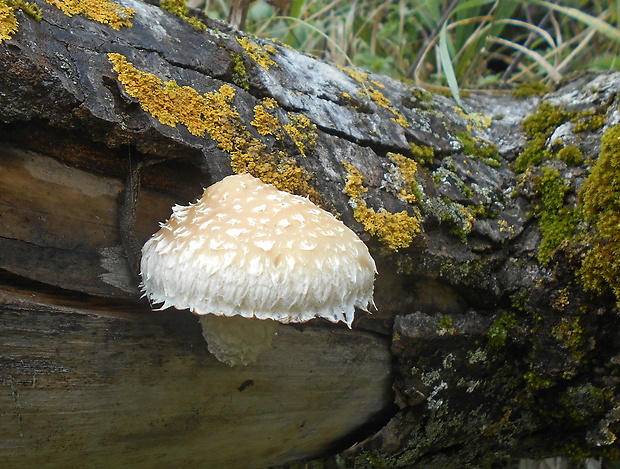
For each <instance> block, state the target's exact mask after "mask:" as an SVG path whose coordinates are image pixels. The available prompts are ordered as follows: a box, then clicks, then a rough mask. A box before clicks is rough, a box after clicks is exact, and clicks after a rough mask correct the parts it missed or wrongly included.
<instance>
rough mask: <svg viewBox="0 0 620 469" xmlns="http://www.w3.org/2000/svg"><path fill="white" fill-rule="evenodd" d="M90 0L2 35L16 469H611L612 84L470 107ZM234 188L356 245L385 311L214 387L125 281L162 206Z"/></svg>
mask: <svg viewBox="0 0 620 469" xmlns="http://www.w3.org/2000/svg"><path fill="white" fill-rule="evenodd" d="M0 5H4V4H0ZM79 5H81V6H80V8H77V9H75V10H71V9H70V8H69V7H68V6H67V5H66V4H64V3H62V2H54V1H52V0H50V2H49V3H48V2H46V1H43V0H40V1H39V0H37V1H36V8H34V7H32V6H30V7H26V6H23V7H22V9H19V8H17V7H14V6H10V7H9V6H7V7H6V8H8V10H7V13H6V15H5V16H6V18H7V20H6V21H9V22H13V23H11V24H14V25H15V26H14V27H12V28H8V29H6V30H7V31H9V33H7V34H6V37H2V38H0V39H1V40H2V42H1V43H0V116H1V117H2V124H1V125H0V269H2V275H1V276H0V281H1V286H0V292H1V294H0V337H1V338H2V339H1V341H0V383H1V386H2V389H3V392H2V394H1V395H0V402H1V403H2V406H1V408H2V409H3V410H2V414H1V419H0V438H1V439H2V441H3V444H2V446H1V447H0V458H2V460H3V461H7V464H8V467H31V466H33V465H35V464H46V465H47V466H51V467H72V466H73V465H75V466H77V465H78V464H79V465H80V466H83V465H84V464H85V463H86V464H87V465H89V466H92V467H109V466H118V465H129V466H135V467H154V466H161V467H168V466H183V465H186V466H205V465H206V466H208V467H264V466H269V465H275V464H286V463H289V462H292V461H296V460H300V459H307V458H312V457H326V456H329V455H330V454H332V455H333V454H335V453H338V452H339V453H340V456H339V458H340V461H341V462H342V461H344V464H346V465H347V467H369V466H370V467H372V465H373V464H379V465H380V464H383V465H384V466H386V467H403V466H412V465H425V466H428V467H442V468H444V467H462V466H467V465H472V464H482V463H484V462H488V461H498V460H509V459H511V458H516V457H526V456H527V457H542V456H550V455H558V454H570V455H572V456H574V457H579V456H585V455H589V454H592V455H606V456H610V457H611V456H613V455H614V454H615V453H614V452H615V451H617V445H618V443H617V441H616V435H615V433H616V432H617V425H618V410H617V409H618V402H619V400H618V391H617V384H618V376H619V371H618V358H617V357H618V352H617V350H618V344H619V343H620V337H619V335H618V330H620V329H619V328H618V325H619V324H618V323H619V322H620V320H619V316H618V314H617V306H616V303H617V299H616V297H615V296H614V288H615V287H614V285H615V283H614V282H615V274H614V272H615V270H614V269H615V267H613V266H614V264H613V263H610V265H611V266H612V268H611V270H606V267H605V265H604V264H605V263H604V262H601V256H603V257H604V256H605V255H606V256H609V254H608V253H609V252H613V250H612V251H608V250H606V249H607V247H608V246H611V248H613V246H615V244H614V243H615V242H616V239H615V237H614V236H615V235H614V232H613V227H612V233H611V234H609V231H605V230H606V229H607V228H606V225H605V224H604V221H605V219H607V218H606V217H613V209H614V207H615V206H614V205H613V201H612V202H609V206H606V205H605V204H602V203H601V202H600V200H602V199H601V198H600V197H598V196H593V195H592V194H593V193H595V192H596V193H597V194H598V193H599V192H597V190H598V189H596V190H594V188H602V190H601V192H600V193H604V192H605V189H606V188H608V187H616V186H614V184H616V183H615V182H614V179H613V178H614V177H615V176H614V175H615V174H616V169H614V168H616V166H614V164H613V161H614V160H613V158H614V155H615V150H614V148H615V147H614V146H613V141H614V140H613V139H614V138H615V135H616V134H615V132H617V128H616V127H615V126H614V123H615V122H616V117H615V116H616V113H617V103H616V96H617V93H618V89H620V81H619V80H618V76H617V75H613V74H612V75H601V76H599V77H591V76H584V77H580V78H576V79H575V80H572V81H570V82H567V83H566V84H564V86H562V87H559V88H558V90H556V91H555V92H552V93H548V94H547V95H545V96H543V97H540V96H536V97H532V98H528V99H518V98H515V97H513V96H511V95H509V94H506V93H480V94H472V95H471V96H470V97H468V98H466V99H464V102H465V105H466V107H467V111H468V112H467V113H464V112H462V110H460V109H458V108H457V107H456V106H455V104H454V102H452V101H451V100H450V99H448V98H446V97H444V96H441V95H432V94H431V93H429V92H427V91H424V90H422V89H420V88H417V87H414V86H411V85H409V84H405V83H401V82H398V81H396V80H393V79H390V78H388V77H384V76H378V75H373V74H368V73H366V72H363V71H360V70H357V69H352V68H338V67H334V66H332V65H330V64H328V63H325V62H323V61H320V60H317V59H315V58H311V57H308V56H306V55H303V54H300V53H298V52H295V51H293V50H291V49H289V48H287V47H285V46H282V45H280V44H276V43H272V42H269V41H265V40H261V39H258V38H255V37H251V36H248V35H245V34H243V33H241V32H239V31H236V30H233V29H231V28H230V27H228V26H227V25H225V24H223V23H218V22H214V21H211V20H209V19H208V18H205V17H203V16H200V15H198V16H188V15H189V14H188V13H184V12H183V11H180V12H179V11H177V13H179V14H180V16H181V17H179V16H175V15H173V14H171V13H170V12H167V11H164V10H162V9H160V8H158V7H157V6H154V5H149V4H145V3H140V2H136V1H133V0H123V2H122V4H116V3H111V2H109V3H106V2H103V5H104V7H102V6H101V5H99V7H93V6H92V5H91V4H90V3H88V2H80V3H79ZM3 8H4V7H3ZM37 8H38V9H39V10H40V15H39V10H37ZM597 167H600V168H602V169H596V168H597ZM243 172H249V173H250V174H252V175H254V176H256V177H259V178H261V179H262V180H263V181H264V182H268V183H271V184H274V185H275V186H276V187H278V188H279V189H282V190H286V191H289V192H292V193H295V194H298V195H302V196H305V197H309V198H310V199H311V200H313V201H314V202H316V203H317V204H319V205H321V206H322V207H323V208H325V209H327V210H329V211H331V212H332V213H334V214H335V215H337V216H338V217H340V219H341V220H342V221H343V222H344V223H346V224H347V225H348V226H349V227H351V228H352V229H354V230H355V231H356V232H357V233H358V234H359V235H360V237H361V238H362V239H363V240H364V241H365V242H366V243H367V245H368V246H369V248H370V250H371V252H372V254H373V257H374V258H375V261H376V262H377V265H378V270H379V274H378V276H377V281H376V287H375V303H376V305H377V311H373V313H372V314H370V315H369V314H364V313H361V312H360V313H359V314H358V315H357V318H356V321H355V323H354V325H353V329H352V330H348V329H346V328H345V327H340V326H335V325H331V324H327V323H322V322H317V323H316V324H314V323H311V324H308V325H305V326H296V327H293V326H279V329H278V335H277V337H276V339H275V340H274V347H273V349H271V350H269V351H267V352H265V353H264V354H263V355H261V356H260V357H259V359H258V360H257V361H256V362H255V363H254V364H251V365H248V366H247V367H232V368H231V367H228V366H227V365H224V364H222V363H219V362H218V361H217V360H215V358H213V357H212V356H211V355H210V354H209V353H208V350H207V345H206V343H205V342H204V339H203V338H202V337H201V334H200V326H199V325H198V322H197V320H196V318H195V317H193V316H192V315H191V314H190V313H189V312H187V311H184V312H182V311H176V310H166V311H160V312H153V311H152V310H151V307H150V305H149V304H148V302H147V301H146V300H145V299H143V298H142V299H141V293H140V291H139V288H138V284H139V281H140V278H139V275H138V272H137V265H138V260H139V256H140V253H139V248H140V246H141V245H142V244H143V243H144V242H145V241H146V240H147V239H148V237H149V236H150V235H151V234H152V233H154V232H155V231H156V230H157V229H158V224H159V223H161V222H163V221H164V220H166V219H167V218H168V217H169V216H170V213H171V208H172V206H173V205H174V204H188V203H191V202H192V201H194V200H196V198H197V197H199V196H200V195H201V193H202V190H203V188H204V187H207V186H209V185H211V184H213V183H215V182H217V181H219V180H221V179H222V178H223V177H224V176H227V175H230V174H233V173H243ZM601 172H603V173H605V174H607V175H610V177H611V180H601V179H600V177H599V179H597V177H598V176H597V174H599V173H601ZM583 187H585V188H586V189H585V190H582V188H583ZM588 187H589V188H590V189H588ZM612 199H613V197H612ZM597 204H598V205H597ZM610 207H611V209H612V212H608V210H609V209H610ZM609 213H611V215H605V216H601V215H600V214H609ZM609 219H612V218H609ZM601 253H602V254H601ZM588 266H594V268H588ZM616 270H617V269H616ZM59 448H61V449H62V451H59ZM347 448H348V449H347ZM345 449H346V451H344V450H345Z"/></svg>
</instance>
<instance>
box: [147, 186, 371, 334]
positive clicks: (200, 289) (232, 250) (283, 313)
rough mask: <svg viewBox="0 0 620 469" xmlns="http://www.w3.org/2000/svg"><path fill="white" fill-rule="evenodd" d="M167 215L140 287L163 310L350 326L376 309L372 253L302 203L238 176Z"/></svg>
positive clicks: (151, 247)
mask: <svg viewBox="0 0 620 469" xmlns="http://www.w3.org/2000/svg"><path fill="white" fill-rule="evenodd" d="M172 211H173V213H172V216H171V217H170V219H169V220H168V221H167V222H166V223H165V224H163V225H162V227H161V229H160V230H159V231H158V232H157V233H156V234H155V235H154V236H153V237H152V238H151V239H149V240H148V241H147V242H146V244H145V245H144V247H143V248H142V262H141V271H142V272H141V273H142V288H143V290H144V292H145V293H146V296H147V297H148V298H149V299H150V300H151V301H152V302H153V303H155V304H159V303H163V305H162V306H161V309H165V308H168V307H170V306H174V307H175V308H177V309H186V308H189V309H190V310H191V311H192V312H193V313H195V314H199V315H202V314H215V315H220V316H233V315H239V316H243V317H246V318H258V319H275V320H277V321H279V322H282V323H293V322H306V321H309V320H311V319H313V318H315V317H323V318H326V319H328V320H330V321H332V322H338V321H342V322H344V323H346V324H347V325H348V326H349V327H351V324H352V322H353V317H354V312H355V307H358V308H361V309H363V310H366V308H367V307H368V306H369V305H370V304H372V295H373V283H374V276H375V273H376V268H375V263H374V261H373V259H372V257H371V256H370V254H369V252H368V248H367V247H366V245H365V244H364V243H363V242H362V241H361V240H360V239H359V238H358V237H357V235H356V234H355V233H354V232H353V231H351V230H350V229H349V228H347V227H346V226H345V225H344V224H343V223H342V222H340V221H339V220H337V219H336V218H334V216H333V215H331V214H330V213H328V212H326V211H325V210H322V209H321V208H319V207H317V206H316V205H315V204H313V203H312V202H310V201H309V200H308V199H305V198H303V197H299V196H296V195H291V194H289V193H287V192H282V191H279V190H278V189H276V188H275V187H274V186H272V185H269V184H264V183H263V182H261V181H260V180H259V179H256V178H254V177H253V176H250V175H249V174H240V175H235V176H229V177H227V178H224V179H223V180H222V181H220V182H218V183H216V184H213V185H212V186H210V187H208V188H207V189H205V191H204V194H203V196H202V198H201V199H200V200H198V202H196V203H195V204H192V205H190V206H187V207H183V206H178V205H177V206H175V207H173V209H172Z"/></svg>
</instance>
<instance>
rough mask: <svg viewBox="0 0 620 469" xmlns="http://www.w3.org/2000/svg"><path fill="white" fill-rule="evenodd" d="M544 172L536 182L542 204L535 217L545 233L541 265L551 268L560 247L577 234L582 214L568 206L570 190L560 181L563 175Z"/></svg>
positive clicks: (545, 170) (539, 259) (542, 241)
mask: <svg viewBox="0 0 620 469" xmlns="http://www.w3.org/2000/svg"><path fill="white" fill-rule="evenodd" d="M542 172H543V173H542V176H540V177H539V178H537V181H536V182H537V186H538V191H539V193H540V196H541V202H540V204H538V205H537V206H536V209H535V215H536V217H537V218H538V223H539V226H540V231H541V233H542V240H541V242H540V245H539V246H538V261H539V262H540V263H541V264H547V263H548V262H549V261H550V260H551V256H552V254H553V252H554V251H555V250H556V249H557V247H558V246H559V245H560V243H562V241H564V240H566V239H568V238H570V237H571V236H572V235H573V233H574V232H575V227H576V225H577V222H578V220H579V218H580V214H581V212H580V210H576V209H574V208H572V207H569V206H565V205H564V198H565V196H566V193H567V192H568V191H569V190H570V186H569V184H568V183H567V182H566V181H565V180H564V179H562V178H561V177H560V173H559V172H558V171H557V170H556V169H550V168H542Z"/></svg>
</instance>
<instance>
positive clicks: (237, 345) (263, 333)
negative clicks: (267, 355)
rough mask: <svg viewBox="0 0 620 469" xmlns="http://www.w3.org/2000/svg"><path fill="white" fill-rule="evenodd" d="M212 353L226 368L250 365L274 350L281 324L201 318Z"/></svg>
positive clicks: (240, 319)
mask: <svg viewBox="0 0 620 469" xmlns="http://www.w3.org/2000/svg"><path fill="white" fill-rule="evenodd" d="M199 318H200V319H199V321H200V325H201V326H202V335H203V337H204V338H205V340H206V341H207V346H208V348H209V352H211V353H212V354H213V355H215V357H216V358H217V359H218V360H219V361H221V362H223V363H226V364H227V365H230V366H237V365H248V364H250V363H252V362H253V361H255V360H256V359H257V358H258V356H259V355H260V354H261V353H262V352H264V351H265V350H269V349H270V348H271V341H272V340H273V337H274V336H275V335H276V329H277V327H278V321H274V320H273V319H254V318H244V317H242V316H238V315H236V316H230V317H227V316H216V315H215V314H203V315H200V316H199Z"/></svg>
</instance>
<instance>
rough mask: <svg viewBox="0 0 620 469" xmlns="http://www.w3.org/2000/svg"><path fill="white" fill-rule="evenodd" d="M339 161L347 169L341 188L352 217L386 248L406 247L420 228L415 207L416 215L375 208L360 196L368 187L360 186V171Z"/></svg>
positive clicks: (361, 178) (361, 177) (362, 182)
mask: <svg viewBox="0 0 620 469" xmlns="http://www.w3.org/2000/svg"><path fill="white" fill-rule="evenodd" d="M342 164H343V165H344V167H345V169H346V170H347V173H348V174H347V183H346V185H345V188H344V191H345V193H346V194H347V195H348V196H349V198H350V200H351V202H352V204H353V207H354V209H353V217H354V218H355V219H356V220H357V221H358V222H359V223H361V224H362V225H363V226H364V229H365V230H366V231H367V232H368V233H370V234H371V235H373V236H376V237H377V239H379V241H380V242H382V243H383V244H385V245H386V246H387V247H388V248H389V249H391V250H393V251H398V250H399V249H402V248H406V247H409V246H410V245H411V243H412V242H413V239H414V238H415V237H416V236H417V235H418V233H419V232H420V230H421V227H420V217H421V215H420V214H419V212H418V211H417V209H416V208H414V211H415V212H416V216H411V215H409V214H408V213H407V212H406V211H404V210H403V211H402V212H398V213H390V212H388V211H387V210H385V209H381V210H379V212H375V211H374V210H373V209H371V208H369V207H368V205H367V204H366V201H365V200H363V199H362V198H361V196H362V194H363V193H365V192H367V191H368V189H367V188H366V187H364V177H363V176H362V173H361V172H360V171H359V170H358V169H357V168H356V167H355V166H353V165H352V164H350V163H348V162H346V161H343V162H342Z"/></svg>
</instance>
